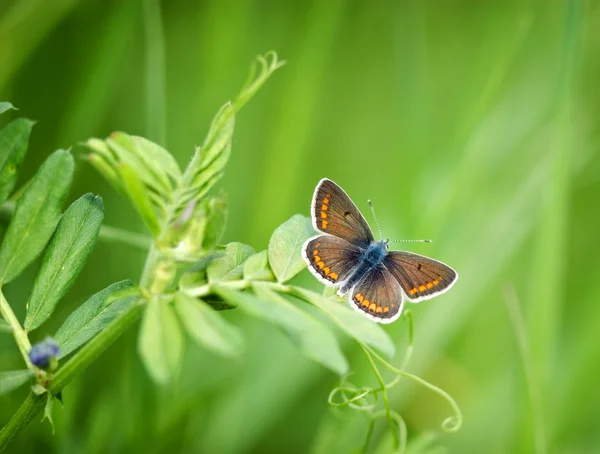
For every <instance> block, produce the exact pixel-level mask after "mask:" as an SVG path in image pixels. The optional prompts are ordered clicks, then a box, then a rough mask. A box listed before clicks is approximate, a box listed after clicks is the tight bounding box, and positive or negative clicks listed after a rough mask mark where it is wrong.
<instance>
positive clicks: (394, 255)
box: [384, 251, 458, 303]
mask: <svg viewBox="0 0 600 454" xmlns="http://www.w3.org/2000/svg"><path fill="white" fill-rule="evenodd" d="M384 264H385V266H386V267H387V268H388V269H389V270H390V273H392V275H393V276H394V277H395V278H396V279H397V280H398V282H399V283H400V285H401V286H402V290H404V293H405V295H406V296H407V298H408V299H409V300H410V302H413V303H415V302H418V301H422V300H426V299H429V298H432V297H434V296H436V295H438V294H440V293H443V292H445V291H447V290H449V289H450V287H452V285H453V284H454V282H456V279H457V277H458V274H457V273H456V271H454V270H453V269H452V268H450V267H449V266H448V265H446V264H444V263H442V262H438V261H437V260H433V259H430V258H429V257H424V256H422V255H418V254H413V253H411V252H405V251H390V252H389V253H388V255H387V256H386V257H385V259H384Z"/></svg>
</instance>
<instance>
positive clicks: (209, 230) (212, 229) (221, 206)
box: [202, 193, 227, 250]
mask: <svg viewBox="0 0 600 454" xmlns="http://www.w3.org/2000/svg"><path fill="white" fill-rule="evenodd" d="M205 213H206V219H207V223H206V229H205V232H204V239H203V241H202V248H203V249H204V250H211V249H213V248H214V247H215V246H216V245H217V244H219V243H220V242H221V238H223V234H224V233H225V226H226V224H227V196H226V195H225V194H224V193H223V194H220V195H219V196H217V197H211V198H210V199H208V200H207V201H206V205H205Z"/></svg>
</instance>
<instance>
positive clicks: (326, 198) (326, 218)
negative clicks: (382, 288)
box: [312, 178, 373, 249]
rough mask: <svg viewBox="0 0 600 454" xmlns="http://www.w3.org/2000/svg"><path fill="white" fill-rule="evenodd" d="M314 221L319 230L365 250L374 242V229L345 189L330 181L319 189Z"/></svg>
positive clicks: (325, 182)
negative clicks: (372, 229)
mask: <svg viewBox="0 0 600 454" xmlns="http://www.w3.org/2000/svg"><path fill="white" fill-rule="evenodd" d="M312 220H313V225H314V227H315V228H316V229H317V230H320V231H321V232H323V233H328V234H330V235H334V236H337V237H338V238H342V239H344V240H346V241H348V242H350V243H352V244H355V245H356V246H358V247H361V248H363V249H364V248H367V247H368V246H369V244H370V243H371V241H373V234H372V233H371V229H370V228H369V225H368V224H367V221H365V218H364V217H363V216H362V214H360V211H358V208H356V205H354V203H353V202H352V200H350V197H348V196H347V195H346V193H345V192H344V190H343V189H342V188H340V187H339V186H338V185H337V184H335V183H334V182H333V181H331V180H328V179H326V178H324V179H323V180H321V181H320V182H319V184H318V185H317V188H316V189H315V194H314V196H313V204H312Z"/></svg>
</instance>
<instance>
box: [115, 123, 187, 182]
mask: <svg viewBox="0 0 600 454" xmlns="http://www.w3.org/2000/svg"><path fill="white" fill-rule="evenodd" d="M119 136H121V137H122V136H127V134H124V133H122V132H121V133H114V134H112V135H111V138H113V139H114V140H116V141H117V142H119V143H124V142H121V139H120V137H119ZM127 137H129V138H130V139H131V140H132V142H133V145H134V147H135V152H136V154H137V155H138V156H139V157H140V158H141V159H142V160H143V161H144V163H145V164H146V165H147V166H149V167H152V168H154V170H155V171H156V172H162V173H164V174H166V175H168V176H169V177H171V178H172V179H173V180H175V181H178V180H179V179H180V178H181V170H180V169H179V164H177V161H176V160H175V158H174V157H173V155H172V154H171V153H169V152H168V151H167V150H165V149H164V148H163V147H161V146H160V145H158V144H156V143H154V142H152V141H150V140H148V139H146V138H144V137H139V136H127Z"/></svg>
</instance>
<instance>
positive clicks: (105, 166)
mask: <svg viewBox="0 0 600 454" xmlns="http://www.w3.org/2000/svg"><path fill="white" fill-rule="evenodd" d="M87 159H88V162H89V163H90V164H91V165H92V166H93V167H94V168H95V169H96V170H97V171H98V173H100V175H102V176H103V177H104V178H105V179H106V181H108V182H109V183H110V185H111V186H112V187H113V188H114V189H115V190H116V191H117V192H118V193H119V194H121V195H122V196H123V197H125V198H127V197H128V196H127V191H126V190H125V187H124V186H123V182H122V181H121V177H120V175H119V173H118V172H117V170H116V168H115V167H114V166H113V165H112V163H111V162H110V161H108V160H107V159H106V158H105V157H104V156H102V155H100V154H98V153H91V154H90V155H89V156H88V158H87Z"/></svg>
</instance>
